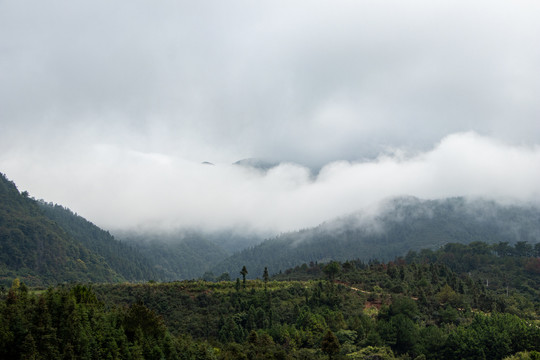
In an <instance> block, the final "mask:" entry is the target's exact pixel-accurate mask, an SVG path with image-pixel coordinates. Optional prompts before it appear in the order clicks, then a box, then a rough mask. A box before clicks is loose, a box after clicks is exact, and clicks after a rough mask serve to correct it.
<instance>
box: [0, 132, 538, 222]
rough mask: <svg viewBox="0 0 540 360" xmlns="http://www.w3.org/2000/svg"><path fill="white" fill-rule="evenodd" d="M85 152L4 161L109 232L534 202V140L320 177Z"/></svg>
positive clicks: (385, 158)
mask: <svg viewBox="0 0 540 360" xmlns="http://www.w3.org/2000/svg"><path fill="white" fill-rule="evenodd" d="M87 156H88V158H87V159H83V160H84V161H81V159H80V158H79V157H77V158H76V159H73V160H72V161H66V162H63V163H61V164H53V163H51V162H49V161H47V159H43V158H42V157H39V156H38V157H36V158H33V159H29V160H27V161H29V163H24V161H22V160H21V159H18V160H17V161H13V162H11V163H9V162H7V163H6V162H5V161H4V163H3V166H4V168H6V167H7V168H9V169H10V173H11V174H13V175H12V176H14V177H15V178H16V179H18V178H20V179H26V181H21V182H22V183H23V184H21V185H22V186H23V188H28V189H29V190H30V192H31V194H33V195H34V194H41V195H42V196H46V198H47V199H54V201H57V202H60V203H63V204H67V205H69V206H70V207H72V208H73V209H76V210H77V211H79V212H80V213H81V214H82V215H84V216H86V217H87V218H89V219H92V220H93V221H95V222H96V223H97V224H99V225H101V226H103V227H105V228H107V229H129V228H139V229H145V230H148V229H152V228H159V229H177V228H183V227H202V228H204V229H209V230H221V229H227V228H230V227H244V228H245V229H246V230H251V231H256V232H261V233H275V232H279V231H288V230H295V229H300V228H305V227H309V226H315V225H318V224H319V223H321V222H323V221H325V220H328V219H331V218H334V217H336V216H340V215H345V214H348V213H351V212H354V211H358V210H365V209H369V208H371V207H373V206H375V205H376V204H377V203H378V202H379V201H381V200H384V199H387V198H389V197H393V196H401V195H413V196H418V197H421V198H429V199H435V198H444V197H451V196H470V197H486V198H491V199H497V200H499V201H505V202H516V201H519V202H529V203H533V204H537V205H538V204H540V188H539V186H538V183H539V181H538V180H539V179H540V147H538V146H534V147H516V146H510V145H507V144H504V143H501V142H498V141H495V140H493V139H490V138H487V137H482V136H479V135H477V134H475V133H460V134H453V135H450V136H448V137H446V138H444V139H443V140H442V141H441V142H440V143H438V144H437V145H436V146H435V147H434V148H433V149H431V150H429V151H427V152H422V153H418V154H416V155H413V156H406V155H403V154H399V153H397V154H396V153H394V154H388V155H382V156H380V157H378V158H377V159H375V160H372V161H367V162H346V161H340V162H333V163H330V164H328V165H326V166H325V167H323V168H322V169H321V171H320V172H319V174H318V175H316V176H315V175H313V174H312V173H311V171H310V170H309V169H308V168H306V167H303V166H300V165H296V164H292V163H284V164H281V165H280V166H277V167H275V168H272V169H270V170H269V171H267V172H265V171H261V170H257V169H254V168H246V167H242V166H238V165H230V164H217V165H216V166H210V165H203V164H200V163H193V162H187V161H185V160H182V159H178V158H173V157H170V156H166V155H163V154H151V153H141V152H137V151H133V150H130V149H123V148H119V147H114V146H109V145H100V146H96V147H95V148H94V149H93V152H92V153H90V154H87ZM40 164H42V165H40ZM89 164H91V165H92V166H88V165H89ZM29 179H39V181H30V180H29Z"/></svg>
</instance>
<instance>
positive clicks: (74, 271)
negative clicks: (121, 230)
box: [0, 174, 125, 286]
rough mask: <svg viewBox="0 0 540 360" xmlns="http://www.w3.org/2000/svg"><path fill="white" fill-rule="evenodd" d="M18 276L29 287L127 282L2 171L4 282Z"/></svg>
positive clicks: (0, 267)
mask: <svg viewBox="0 0 540 360" xmlns="http://www.w3.org/2000/svg"><path fill="white" fill-rule="evenodd" d="M16 277H20V278H21V279H23V280H24V282H26V283H27V284H29V285H42V284H58V283H62V282H73V281H101V282H103V281H109V282H114V281H121V280H125V279H124V278H123V277H122V276H121V275H120V274H118V273H117V272H115V271H114V270H113V269H112V268H111V266H110V265H109V264H108V263H107V262H106V261H105V259H104V258H103V257H102V256H101V255H99V254H97V253H95V252H93V251H91V250H89V249H88V248H86V247H85V246H84V245H83V244H81V243H80V242H79V241H77V240H76V239H75V238H74V237H73V236H72V235H70V234H69V233H67V232H66V231H65V230H64V229H63V228H62V227H60V226H59V225H58V224H57V223H56V222H55V221H54V220H52V219H50V218H48V217H47V216H46V215H45V214H44V212H43V210H42V208H41V207H40V206H39V205H38V202H37V201H35V200H34V199H31V198H29V197H28V193H26V192H23V193H22V194H21V193H19V191H18V190H17V187H16V186H15V184H14V183H13V182H11V181H9V180H7V179H6V177H5V176H4V175H2V174H0V284H4V285H8V286H9V284H10V283H11V281H12V280H13V279H14V278H16Z"/></svg>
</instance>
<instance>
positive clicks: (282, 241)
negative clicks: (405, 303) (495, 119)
mask: <svg viewBox="0 0 540 360" xmlns="http://www.w3.org/2000/svg"><path fill="white" fill-rule="evenodd" d="M375 213H376V215H374V216H373V215H369V214H354V215H351V216H348V217H344V218H340V219H336V220H334V221H329V222H327V223H324V224H322V225H320V226H318V227H316V228H313V229H306V230H302V231H298V232H293V233H287V234H283V235H281V236H278V237H276V238H274V239H269V240H266V241H264V242H263V243H261V244H259V245H256V246H254V247H251V248H248V249H245V250H243V251H241V252H239V253H237V254H235V255H233V256H231V257H230V258H228V259H226V260H225V261H223V262H222V263H220V264H217V265H216V266H215V267H214V268H213V269H212V272H213V273H214V274H220V273H223V272H233V271H234V269H237V268H238V267H241V266H242V265H246V266H248V268H251V269H253V270H254V271H253V272H252V273H250V275H249V276H251V277H256V276H258V275H256V274H261V273H262V270H263V268H264V266H265V265H267V266H268V267H269V269H272V271H273V272H279V271H280V270H281V271H283V270H285V269H287V268H290V267H294V266H296V265H300V264H302V263H309V262H312V261H319V262H326V261H329V260H340V261H344V260H348V259H356V258H358V259H362V260H363V261H369V260H370V259H379V260H381V261H387V260H390V259H393V258H394V257H396V256H403V255H405V254H406V253H407V252H408V251H409V250H419V249H423V248H431V249H436V248H439V247H441V246H443V245H445V244H446V243H450V242H456V243H463V244H467V243H470V242H473V241H484V242H487V243H498V242H508V243H516V242H518V241H527V242H530V243H536V242H539V241H540V210H538V209H537V208H535V207H529V206H503V205H500V204H497V203H495V202H492V201H484V200H470V201H469V200H466V199H464V198H451V199H444V200H419V199H416V198H410V197H409V198H397V199H393V200H391V201H389V202H387V203H386V204H385V205H384V206H383V207H382V208H381V209H379V210H378V211H376V212H375Z"/></svg>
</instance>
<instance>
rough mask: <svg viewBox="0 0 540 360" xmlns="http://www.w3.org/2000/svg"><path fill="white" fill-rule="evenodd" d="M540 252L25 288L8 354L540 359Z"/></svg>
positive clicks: (473, 247) (453, 250) (500, 250)
mask: <svg viewBox="0 0 540 360" xmlns="http://www.w3.org/2000/svg"><path fill="white" fill-rule="evenodd" d="M537 250H538V246H534V247H533V246H531V245H530V244H527V243H518V244H516V245H515V246H509V245H508V244H504V243H501V244H496V245H489V244H486V243H471V244H469V245H461V244H448V245H447V246H445V247H444V248H441V249H439V250H437V251H432V250H423V251H420V252H419V253H414V252H410V253H409V254H408V255H407V256H406V257H405V258H398V259H395V260H394V261H392V262H388V263H379V262H377V261H372V262H370V263H364V262H362V261H360V260H355V261H347V262H344V263H340V262H330V263H328V264H318V263H312V264H310V265H306V264H304V265H302V266H298V267H297V268H294V269H290V270H287V271H286V272H285V273H283V274H281V275H278V276H274V277H273V278H269V279H264V280H247V281H246V285H245V288H244V287H243V286H240V285H239V284H241V282H240V280H239V279H237V281H236V282H235V281H221V282H206V281H202V280H200V281H183V282H171V283H155V282H150V283H146V284H127V283H126V284H94V285H92V286H91V287H88V286H83V285H71V286H61V287H57V288H50V289H48V290H47V291H44V292H43V291H42V292H39V293H34V292H32V291H29V290H28V289H27V288H26V286H25V285H24V284H23V283H20V282H18V281H15V282H14V283H13V284H12V286H11V288H10V289H9V291H4V292H3V293H2V294H1V296H0V316H1V318H0V358H13V359H17V358H35V359H39V358H51V357H52V358H96V359H97V358H99V359H101V358H113V359H115V358H118V359H120V358H122V359H132V358H135V359H140V358H145V359H162V358H165V359H504V358H510V359H536V358H538V352H539V351H540V321H539V318H540V317H539V314H540V312H539V311H540V300H539V299H540V297H539V296H538V295H539V294H538V293H537V292H538V291H539V290H538V289H540V287H539V286H538V281H540V279H539V274H538V273H537V272H536V267H535V266H531V265H530V263H531V260H537V259H538V258H537V257H536V256H535V255H536V253H535V251H537ZM501 264H504V271H505V273H506V279H502V280H500V281H496V280H495V278H496V277H497V274H492V275H493V277H492V280H490V281H489V285H487V286H486V278H485V276H486V275H487V274H490V271H491V270H493V269H495V268H498V267H500V266H501ZM241 270H243V268H242V269H240V268H239V269H238V271H237V273H240V271H241ZM245 270H246V271H249V268H247V267H246V269H245ZM250 272H251V271H250ZM259 275H260V276H261V277H263V278H264V276H263V275H264V273H262V274H259ZM237 284H238V285H237Z"/></svg>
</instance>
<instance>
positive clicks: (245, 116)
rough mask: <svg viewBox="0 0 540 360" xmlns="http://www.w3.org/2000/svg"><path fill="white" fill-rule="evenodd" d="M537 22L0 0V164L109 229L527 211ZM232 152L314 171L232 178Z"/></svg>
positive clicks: (539, 81) (421, 10) (313, 4)
mask: <svg viewBox="0 0 540 360" xmlns="http://www.w3.org/2000/svg"><path fill="white" fill-rule="evenodd" d="M538 14H540V5H539V3H538V2H537V1H532V0H523V1H476V2H470V1H432V0H429V1H428V0H422V1H420V0H412V1H407V2H404V1H397V0H394V1H391V0H378V1H366V0H364V1H352V0H351V1H332V2H331V1H260V2H259V1H258V2H253V1H204V2H187V1H185V2H184V1H160V2H151V1H115V2H113V3H111V2H108V1H50V2H42V1H32V0H30V1H0V126H1V127H0V171H2V172H4V173H6V174H7V175H8V177H10V178H12V179H13V180H14V181H15V182H16V183H18V184H19V187H20V188H21V189H27V190H29V191H30V193H31V194H32V195H34V196H36V197H38V198H40V197H43V198H45V199H46V200H52V201H55V202H59V203H62V204H64V205H66V206H69V207H70V208H72V209H73V210H75V211H78V212H80V213H81V214H82V215H84V216H86V217H88V218H89V219H90V220H92V221H95V222H96V223H98V224H100V225H102V226H105V227H108V228H114V227H121V228H126V227H132V226H151V225H152V224H154V225H159V226H167V227H176V226H195V225H201V226H207V227H212V228H220V227H224V226H227V225H239V224H242V225H245V226H248V227H253V228H257V229H262V228H264V229H278V230H280V231H283V230H288V229H294V228H298V227H302V226H310V225H315V224H316V223H317V222H318V221H323V220H325V219H326V218H328V217H333V216H337V215H342V214H344V213H346V212H348V211H354V210H355V209H357V208H362V207H364V206H368V204H370V203H373V202H375V201H377V200H378V199H381V198H385V197H388V196H393V195H400V194H405V193H407V194H411V195H418V196H425V197H441V196H448V195H472V196H476V195H481V196H497V197H500V198H505V199H519V200H530V201H538V200H539V199H538V197H539V196H540V195H539V190H538V186H537V185H536V184H537V183H540V176H539V174H538V169H539V168H540V161H539V155H538V153H539V149H538V146H539V145H540V139H539V136H540V101H539V100H538V99H540V67H539V66H538V64H540V46H539V45H538V44H540V22H538V21H537V19H538ZM466 151H475V153H472V152H471V153H469V152H466ZM477 151H478V152H480V153H479V154H478V153H476V152H477ZM509 154H510V155H509ZM495 156H497V157H496V158H495ZM247 157H260V158H267V159H275V160H286V161H290V162H296V163H299V164H303V165H305V166H309V167H316V168H323V169H322V171H321V174H320V175H319V177H317V178H313V177H311V176H309V174H308V173H309V170H307V169H306V168H303V167H301V166H293V165H286V166H282V167H280V168H278V169H275V170H274V171H272V172H270V173H268V174H266V175H265V174H260V173H253V172H250V171H247V170H243V169H238V168H235V167H230V166H229V165H228V164H230V163H232V162H234V161H236V160H239V159H242V158H247ZM341 160H347V161H348V162H345V163H344V162H339V161H341ZM202 161H210V162H213V163H216V164H217V165H218V166H216V167H215V168H208V167H201V166H199V163H200V162H202ZM336 162H337V163H336ZM325 165H326V167H325ZM449 169H452V170H453V172H452V173H449V171H450V170H449ZM517 171H519V172H518V173H516V172H517ZM443 175H444V176H443ZM357 177H358V178H357ZM365 179H371V180H370V181H372V182H369V181H367V180H365ZM353 180H354V181H353ZM486 183H489V185H486ZM345 190H347V191H345ZM263 209H264V210H263Z"/></svg>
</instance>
